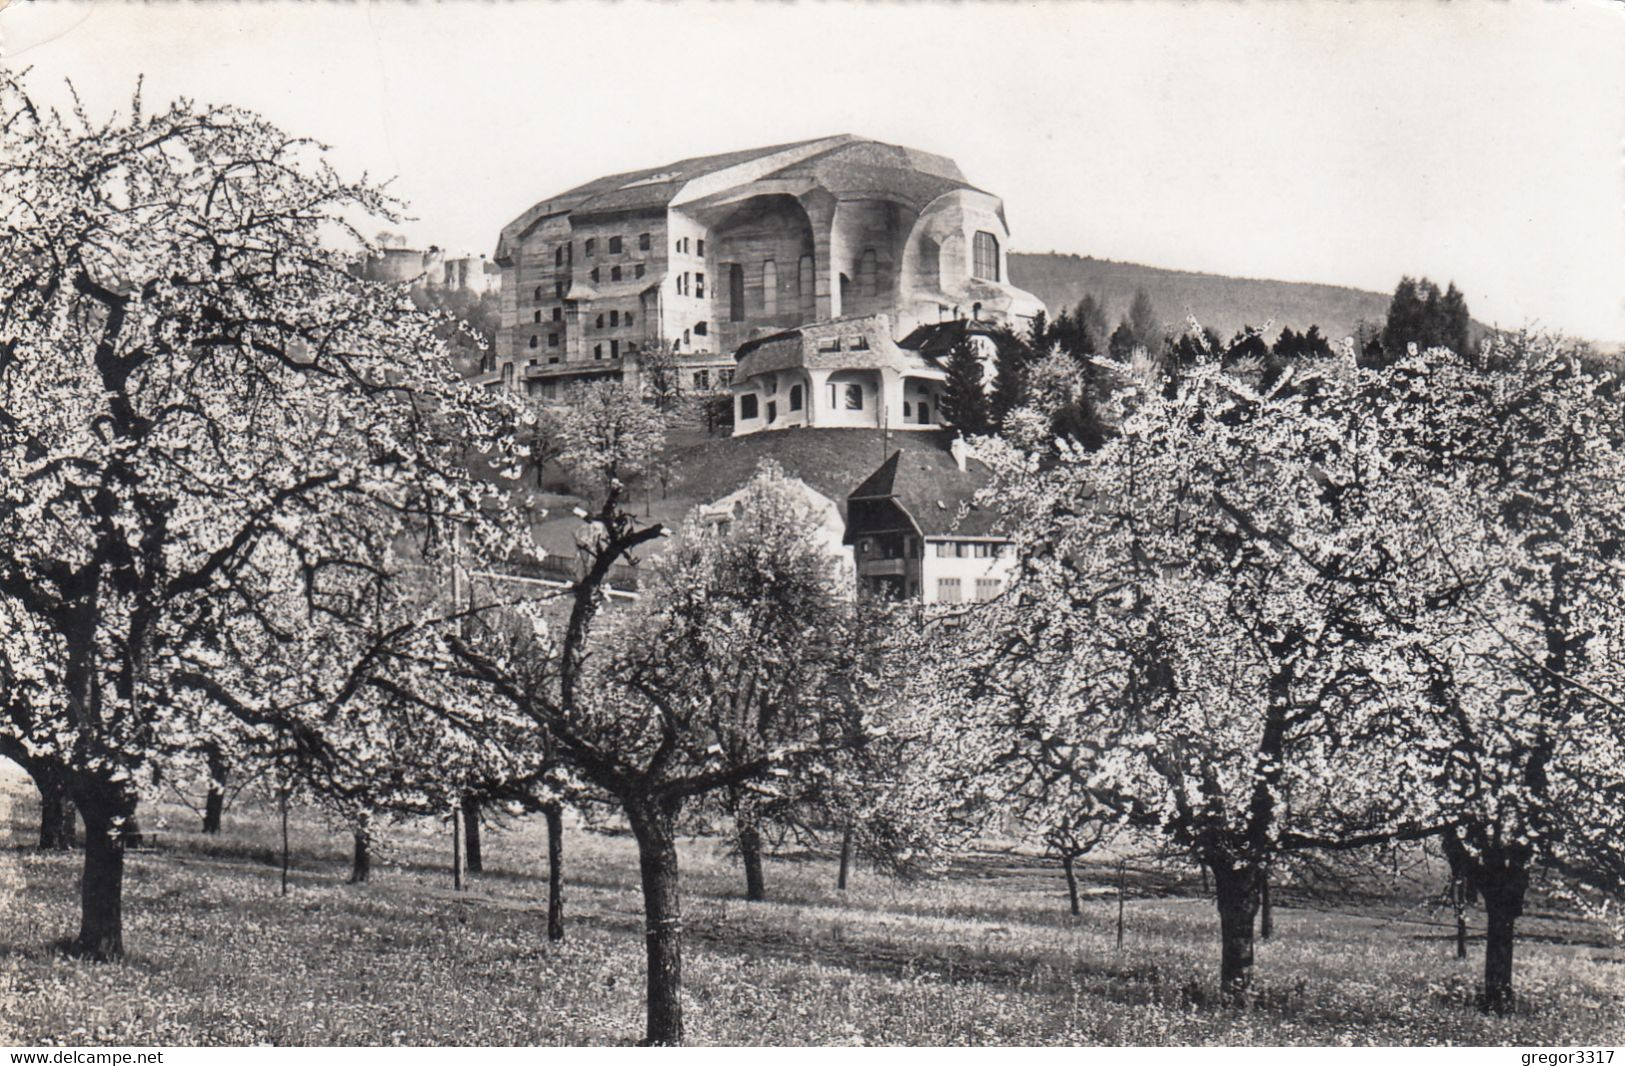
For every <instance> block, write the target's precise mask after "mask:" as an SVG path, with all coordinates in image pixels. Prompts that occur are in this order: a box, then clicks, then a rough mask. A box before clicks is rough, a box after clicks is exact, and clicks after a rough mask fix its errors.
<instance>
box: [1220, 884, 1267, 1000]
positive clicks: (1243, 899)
mask: <svg viewBox="0 0 1625 1066" xmlns="http://www.w3.org/2000/svg"><path fill="white" fill-rule="evenodd" d="M1212 869H1213V888H1214V893H1215V896H1216V898H1217V900H1218V904H1219V937H1220V941H1221V947H1220V953H1219V986H1220V988H1221V989H1222V990H1223V991H1224V994H1225V996H1226V997H1228V998H1229V999H1230V1000H1231V1001H1233V1002H1236V1003H1240V1002H1242V1001H1243V1000H1244V999H1245V997H1246V994H1247V990H1248V988H1249V987H1251V985H1252V982H1253V921H1254V919H1256V918H1257V917H1258V886H1259V879H1258V871H1257V870H1256V869H1254V868H1253V867H1250V866H1242V867H1239V868H1237V867H1232V866H1228V865H1225V864H1223V863H1215V864H1213V867H1212Z"/></svg>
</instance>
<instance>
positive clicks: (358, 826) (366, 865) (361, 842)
mask: <svg viewBox="0 0 1625 1066" xmlns="http://www.w3.org/2000/svg"><path fill="white" fill-rule="evenodd" d="M353 831H354V833H355V851H354V852H353V854H352V856H351V859H350V884H352V885H364V884H366V883H367V882H368V881H370V880H371V879H372V819H371V818H369V817H368V815H367V814H366V812H362V813H361V815H360V816H358V817H357V818H356V822H355V827H354V830H353Z"/></svg>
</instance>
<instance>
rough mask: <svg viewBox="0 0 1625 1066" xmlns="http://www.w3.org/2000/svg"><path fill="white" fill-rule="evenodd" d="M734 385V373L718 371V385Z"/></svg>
mask: <svg viewBox="0 0 1625 1066" xmlns="http://www.w3.org/2000/svg"><path fill="white" fill-rule="evenodd" d="M733 383H734V372H733V371H732V370H718V371H717V384H718V385H732V384H733Z"/></svg>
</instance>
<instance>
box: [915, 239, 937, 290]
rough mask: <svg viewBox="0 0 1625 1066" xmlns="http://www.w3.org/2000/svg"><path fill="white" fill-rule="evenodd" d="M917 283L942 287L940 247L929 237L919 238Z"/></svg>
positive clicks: (935, 287)
mask: <svg viewBox="0 0 1625 1066" xmlns="http://www.w3.org/2000/svg"><path fill="white" fill-rule="evenodd" d="M919 283H920V284H921V285H927V286H930V287H931V288H932V289H940V288H942V249H941V248H940V247H939V246H938V245H937V242H936V241H934V240H932V239H931V238H930V237H921V238H920V267H919Z"/></svg>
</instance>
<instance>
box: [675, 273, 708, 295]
mask: <svg viewBox="0 0 1625 1066" xmlns="http://www.w3.org/2000/svg"><path fill="white" fill-rule="evenodd" d="M677 295H679V296H693V297H694V298H696V299H699V300H703V299H705V275H704V274H703V273H699V272H695V273H694V274H690V273H689V272H688V271H686V270H685V271H683V272H682V273H681V274H679V275H678V276H677Z"/></svg>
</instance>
